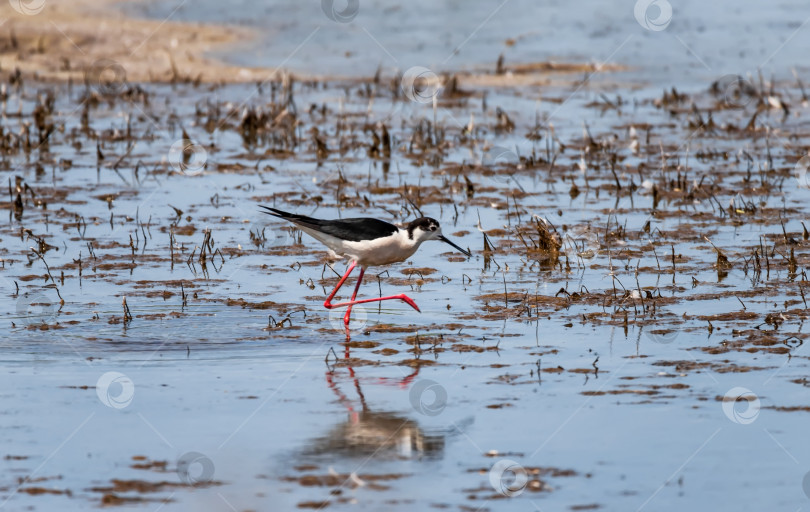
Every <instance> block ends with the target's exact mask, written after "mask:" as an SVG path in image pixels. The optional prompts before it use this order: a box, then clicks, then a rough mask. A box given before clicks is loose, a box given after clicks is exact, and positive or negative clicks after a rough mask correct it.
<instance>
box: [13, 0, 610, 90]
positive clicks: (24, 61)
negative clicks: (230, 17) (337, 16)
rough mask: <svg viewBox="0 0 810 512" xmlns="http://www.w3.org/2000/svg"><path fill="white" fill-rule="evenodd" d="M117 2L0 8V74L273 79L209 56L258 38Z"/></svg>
mask: <svg viewBox="0 0 810 512" xmlns="http://www.w3.org/2000/svg"><path fill="white" fill-rule="evenodd" d="M124 1H131V0H71V1H69V2H55V1H53V0H10V1H9V2H0V20H4V21H2V22H1V23H0V68H1V69H2V70H4V71H12V70H15V69H19V70H20V72H21V73H22V74H23V75H24V76H33V77H35V78H36V79H39V80H59V81H64V80H68V79H72V80H74V81H84V80H88V81H89V82H96V83H99V82H100V83H101V84H102V85H104V84H105V83H106V84H112V83H121V82H172V81H181V82H201V83H234V82H257V81H264V80H269V79H280V78H281V73H279V72H278V70H276V69H273V68H261V67H240V66H233V65H230V64H228V63H226V62H223V61H222V60H218V59H216V58H213V57H211V56H210V55H211V54H212V53H214V52H215V51H216V52H220V54H221V53H222V52H223V51H227V50H228V49H229V48H230V49H236V48H238V47H239V45H248V44H250V43H251V42H252V41H254V40H255V39H257V38H258V37H260V34H258V33H256V32H255V31H253V30H251V29H248V28H245V27H235V26H227V25H210V24H200V23H180V22H174V21H170V20H169V21H166V20H150V19H139V18H132V17H129V16H127V15H125V14H124V13H122V12H121V10H120V9H118V8H117V7H118V5H120V3H121V2H124ZM235 51H237V50H235ZM619 69H622V67H621V66H617V65H612V64H610V65H600V64H597V63H553V62H538V63H527V64H516V65H515V64H511V65H510V64H509V63H508V64H506V65H505V66H503V68H502V69H501V70H500V72H499V73H495V69H494V64H493V69H492V70H491V71H490V70H485V71H479V72H469V71H467V72H460V73H458V74H457V75H456V76H457V83H458V84H459V85H470V86H476V87H510V86H527V85H540V84H543V85H546V84H550V83H553V82H557V83H560V82H571V81H572V80H580V79H581V78H582V76H583V75H587V74H590V73H594V72H610V71H617V70H619ZM445 71H446V70H445ZM295 74H296V76H299V77H305V78H306V79H309V80H327V79H336V78H343V79H346V78H351V79H360V80H363V79H366V80H368V79H371V78H372V77H336V76H315V75H312V74H308V73H302V72H300V70H295ZM574 77H576V78H574ZM436 78H437V79H438V77H436ZM445 85H446V84H445Z"/></svg>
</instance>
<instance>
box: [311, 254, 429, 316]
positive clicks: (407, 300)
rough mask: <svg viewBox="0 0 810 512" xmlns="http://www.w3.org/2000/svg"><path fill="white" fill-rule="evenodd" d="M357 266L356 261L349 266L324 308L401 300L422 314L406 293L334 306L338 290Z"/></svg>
mask: <svg viewBox="0 0 810 512" xmlns="http://www.w3.org/2000/svg"><path fill="white" fill-rule="evenodd" d="M356 265H357V263H356V262H354V261H353V262H352V263H351V265H349V269H348V270H347V271H346V273H345V274H344V275H343V277H341V278H340V281H338V284H337V286H336V287H335V289H334V290H332V293H330V294H329V297H327V298H326V301H325V302H324V303H323V307H325V308H326V309H333V308H341V307H344V306H353V305H355V304H367V303H369V302H382V301H384V300H401V301H403V302H405V303H406V304H408V305H409V306H411V307H412V308H413V309H415V310H417V311H419V312H420V313H421V310H420V309H419V306H417V305H416V303H415V302H414V301H413V299H411V298H410V297H408V296H407V295H405V294H404V293H400V294H399V295H391V296H389V297H378V298H376V299H363V300H351V301H348V302H340V303H338V304H332V299H334V298H335V295H337V292H338V290H339V289H340V287H341V286H343V283H345V282H346V279H348V278H349V274H351V273H352V270H354V267H355V266H356Z"/></svg>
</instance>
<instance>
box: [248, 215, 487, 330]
mask: <svg viewBox="0 0 810 512" xmlns="http://www.w3.org/2000/svg"><path fill="white" fill-rule="evenodd" d="M261 208H264V209H265V210H266V211H265V212H264V213H267V214H270V215H273V216H275V217H279V218H281V219H284V220H286V221H289V222H291V223H293V224H295V226H296V227H297V228H298V229H300V230H301V231H303V232H304V233H306V234H308V235H310V236H311V237H313V238H314V239H316V240H318V241H319V242H321V243H322V244H324V245H325V246H326V247H328V248H329V253H330V256H332V257H334V258H349V261H350V263H349V268H348V270H346V273H345V274H344V275H343V277H341V278H340V281H338V284H337V286H336V287H335V289H334V290H332V293H330V294H329V297H327V298H326V302H324V303H323V305H324V307H325V308H326V309H333V308H340V307H344V306H346V307H347V309H346V314H345V315H343V325H345V326H346V327H347V328H348V326H349V318H350V317H351V314H352V306H354V305H355V304H365V303H367V302H380V301H383V300H394V299H399V300H401V301H403V302H406V303H407V304H408V305H409V306H411V307H412V308H413V309H415V310H417V311H419V306H417V305H416V303H415V302H414V301H413V300H412V299H411V298H410V297H408V296H407V295H405V294H404V293H401V294H399V295H392V296H390V297H379V298H376V299H361V300H356V299H357V290H359V289H360V284H361V283H362V282H363V275H365V273H366V269H367V268H368V267H371V266H377V265H389V264H391V263H398V262H400V261H405V260H406V259H408V258H409V257H410V256H411V255H412V254H413V253H415V252H416V250H417V249H419V246H420V245H422V242H426V241H428V240H440V241H442V242H445V243H447V244H450V245H452V246H453V247H454V248H455V249H456V250H458V251H460V252H461V253H463V254H464V255H465V256H467V257H470V256H471V254H470V251H466V250H464V249H462V248H461V247H459V246H458V245H456V244H454V243H453V242H451V241H450V240H448V239H447V238H445V237H444V235H442V229H441V227H439V222H438V221H437V220H436V219H431V218H430V217H420V218H418V219H416V220H414V221H412V222H410V223H409V224H408V225H407V226H405V227H404V228H400V227H397V226H395V225H393V224H390V223H388V222H385V221H382V220H379V219H373V218H368V217H363V218H354V219H334V220H322V219H313V218H312V217H306V216H304V215H297V214H294V213H287V212H284V211H281V210H277V209H275V208H270V207H269V206H261ZM357 265H360V277H358V278H357V284H356V285H355V286H354V293H352V298H351V300H350V301H348V302H341V303H338V304H333V303H332V299H333V298H334V297H335V295H336V294H337V292H338V290H339V289H340V287H341V286H343V283H345V282H346V279H348V278H349V274H351V273H352V270H354V267H356V266H357Z"/></svg>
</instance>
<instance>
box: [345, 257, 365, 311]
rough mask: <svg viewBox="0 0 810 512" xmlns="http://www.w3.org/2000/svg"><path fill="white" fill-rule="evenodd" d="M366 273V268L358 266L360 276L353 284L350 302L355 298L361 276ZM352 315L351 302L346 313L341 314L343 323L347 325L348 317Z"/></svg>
mask: <svg viewBox="0 0 810 512" xmlns="http://www.w3.org/2000/svg"><path fill="white" fill-rule="evenodd" d="M365 274H366V269H364V268H363V267H360V276H359V277H358V278H357V284H356V285H354V293H352V302H354V299H356V298H357V290H359V289H360V284H361V283H362V282H363V276H364V275H365ZM351 316H352V306H351V304H350V305H349V307H348V308H347V309H346V314H345V315H343V325H349V318H350V317H351Z"/></svg>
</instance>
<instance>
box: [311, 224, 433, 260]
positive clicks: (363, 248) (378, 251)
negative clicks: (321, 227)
mask: <svg viewBox="0 0 810 512" xmlns="http://www.w3.org/2000/svg"><path fill="white" fill-rule="evenodd" d="M299 229H301V231H303V232H305V233H308V234H309V235H310V236H312V237H313V238H315V239H316V240H318V241H320V242H321V243H323V244H324V245H326V246H327V247H328V248H329V249H331V250H332V252H334V253H335V254H336V255H337V256H342V257H346V258H349V259H352V260H354V261H356V262H357V263H358V264H360V266H362V267H371V266H377V265H389V264H391V263H398V262H400V261H405V260H406V259H408V258H410V257H411V256H412V255H413V253H415V252H416V250H417V249H418V248H419V245H418V244H415V243H414V242H413V240H410V239H409V238H408V234H407V232H406V231H403V230H400V231H398V232H396V233H394V234H393V235H390V236H386V237H383V238H377V239H374V240H363V241H360V242H351V241H348V240H341V239H340V238H336V237H334V236H330V235H327V234H326V233H321V232H320V231H315V230H314V229H310V228H306V227H302V226H299Z"/></svg>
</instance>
